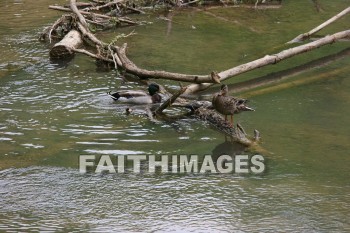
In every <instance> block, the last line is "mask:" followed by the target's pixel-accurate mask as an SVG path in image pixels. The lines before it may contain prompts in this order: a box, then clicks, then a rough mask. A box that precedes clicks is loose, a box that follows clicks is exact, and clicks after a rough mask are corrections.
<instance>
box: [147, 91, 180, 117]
mask: <svg viewBox="0 0 350 233" xmlns="http://www.w3.org/2000/svg"><path fill="white" fill-rule="evenodd" d="M185 91H186V87H182V88H181V89H180V90H179V91H178V92H177V93H175V94H174V95H172V96H171V97H170V98H169V99H167V100H166V101H165V102H164V103H162V104H161V105H160V106H159V107H158V108H157V109H156V111H154V112H155V114H156V115H159V114H161V113H162V112H163V110H164V109H166V108H167V107H169V106H171V105H172V104H173V103H174V102H175V100H176V99H177V98H178V97H179V96H180V95H182V93H184V92H185Z"/></svg>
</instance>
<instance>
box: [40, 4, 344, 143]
mask: <svg viewBox="0 0 350 233" xmlns="http://www.w3.org/2000/svg"><path fill="white" fill-rule="evenodd" d="M164 1H165V0H164ZM126 4H127V3H126V1H125V0H114V1H111V2H105V1H93V2H92V3H91V4H88V3H84V4H80V3H77V2H76V0H70V4H69V8H67V7H59V6H50V8H51V9H55V10H60V11H66V12H72V13H71V14H69V15H64V16H62V17H61V18H60V19H59V20H57V21H56V22H55V23H54V24H53V25H52V26H51V27H49V28H48V29H46V30H45V31H44V33H43V35H42V36H41V39H43V40H45V39H47V40H49V41H51V39H52V38H59V37H61V38H63V39H62V40H61V41H59V42H58V43H56V44H55V45H54V46H53V48H52V49H51V51H50V56H51V57H56V58H57V57H64V56H66V55H67V56H68V55H72V54H73V53H74V52H76V53H82V54H85V55H88V56H90V57H93V58H95V59H97V60H99V61H103V62H104V63H106V64H108V65H110V66H112V67H114V68H116V69H119V70H122V71H124V72H126V73H129V74H132V75H135V76H138V77H139V78H146V79H152V78H157V79H167V80H173V81H180V82H190V83H192V84H190V85H188V86H186V87H183V88H181V90H180V91H179V92H178V93H177V94H175V95H173V96H172V97H171V98H169V99H168V100H167V101H166V102H165V103H164V104H163V105H161V107H159V108H158V109H157V110H156V111H155V112H154V113H156V114H158V115H160V114H162V112H163V110H164V109H166V108H167V107H169V106H176V107H186V108H189V109H190V110H191V112H192V114H193V115H194V116H195V117H196V118H198V119H201V120H204V121H208V122H210V123H211V124H212V125H214V126H215V128H217V129H219V130H220V131H221V132H223V133H225V134H226V135H229V136H231V137H232V138H233V140H234V141H237V142H239V143H241V144H243V145H256V143H255V142H256V141H257V140H258V138H259V137H260V136H259V133H258V131H256V133H255V140H254V139H248V137H247V135H246V134H245V132H244V129H243V127H241V126H240V127H235V128H234V127H232V126H231V125H229V124H228V123H227V122H226V121H225V120H224V119H223V118H222V116H221V115H219V114H218V113H217V112H215V111H214V110H213V109H212V107H211V106H210V105H211V103H210V102H209V104H208V103H205V102H201V101H192V102H191V101H189V100H186V99H185V100H183V101H182V103H181V104H179V103H176V102H175V101H176V100H178V97H179V96H180V95H181V94H183V93H184V94H191V93H194V92H198V91H201V90H204V89H206V88H208V87H210V86H212V85H214V84H216V83H220V82H221V81H223V80H226V79H229V78H232V77H235V76H237V75H239V74H242V73H245V72H248V71H251V70H254V69H257V68H260V67H263V66H266V65H270V64H276V63H278V62H280V61H282V60H284V59H287V58H290V57H293V56H295V55H298V54H301V53H305V52H308V51H310V50H313V49H316V48H319V47H321V46H324V45H327V44H331V43H334V42H336V41H338V40H340V39H343V38H347V37H350V30H346V31H342V32H338V33H335V34H333V35H329V36H326V37H324V38H321V39H319V40H316V41H313V42H310V43H307V44H304V45H300V46H297V47H294V48H289V49H286V50H283V51H281V52H279V53H277V54H272V55H266V56H264V57H262V58H260V59H257V60H254V61H251V62H248V63H246V64H242V65H239V66H236V67H232V68H230V69H228V70H224V71H221V72H218V73H216V72H214V71H213V72H211V73H210V74H201V75H192V74H181V73H172V72H167V71H157V70H147V69H143V68H140V67H138V66H137V65H136V64H134V63H133V62H132V61H131V60H130V59H129V58H128V57H127V54H126V49H127V45H126V44H124V45H122V46H120V47H119V46H116V45H114V42H112V43H110V44H107V43H105V42H103V41H101V40H100V39H98V38H97V37H96V36H95V35H94V34H93V33H92V32H91V27H92V26H91V25H94V26H96V27H101V28H102V29H105V28H108V27H110V26H111V25H114V26H120V25H121V23H123V24H125V25H129V26H131V25H140V23H139V22H136V21H133V20H131V19H129V18H127V17H121V16H120V15H125V14H126V13H125V10H129V13H130V11H131V12H132V13H135V12H137V13H143V11H141V10H139V9H136V6H132V7H130V6H127V5H126ZM190 4H192V3H190ZM121 9H124V10H121ZM349 9H350V8H349ZM102 10H103V11H104V12H100V11H102ZM92 11H99V13H95V12H92ZM106 11H107V12H106ZM347 12H348V11H346V13H347ZM342 14H343V15H344V14H345V13H342ZM342 14H340V16H339V15H338V17H337V18H340V17H341V16H342ZM111 15H113V16H111ZM116 15H118V17H117V16H116ZM114 16H115V17H114ZM328 24H329V23H327V25H328ZM320 26H322V25H320ZM316 29H317V28H316ZM316 29H314V30H312V31H316ZM317 30H320V29H317ZM312 31H311V32H312ZM82 40H83V41H84V42H86V44H88V45H90V47H86V48H80V47H79V46H80V45H81V44H82ZM174 102H175V103H174Z"/></svg>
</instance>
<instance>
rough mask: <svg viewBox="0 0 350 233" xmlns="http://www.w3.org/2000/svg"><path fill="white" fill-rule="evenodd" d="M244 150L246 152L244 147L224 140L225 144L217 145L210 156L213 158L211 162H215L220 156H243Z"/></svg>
mask: <svg viewBox="0 0 350 233" xmlns="http://www.w3.org/2000/svg"><path fill="white" fill-rule="evenodd" d="M225 139H226V138H225ZM245 150H246V147H245V146H243V145H242V144H240V143H236V142H231V141H226V140H225V142H223V143H221V144H219V145H217V146H216V147H215V148H214V149H213V151H212V156H213V160H214V159H215V160H216V159H217V158H218V157H220V156H221V155H230V156H234V155H241V154H244V151H245Z"/></svg>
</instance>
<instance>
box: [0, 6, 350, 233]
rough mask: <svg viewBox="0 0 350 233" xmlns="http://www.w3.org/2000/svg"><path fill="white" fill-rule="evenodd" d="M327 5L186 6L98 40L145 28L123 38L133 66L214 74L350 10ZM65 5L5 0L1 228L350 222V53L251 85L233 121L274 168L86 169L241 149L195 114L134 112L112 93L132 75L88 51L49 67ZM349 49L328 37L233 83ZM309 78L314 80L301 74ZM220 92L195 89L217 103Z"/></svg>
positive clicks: (345, 225) (298, 227) (278, 227)
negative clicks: (89, 160) (97, 161)
mask: <svg viewBox="0 0 350 233" xmlns="http://www.w3.org/2000/svg"><path fill="white" fill-rule="evenodd" d="M319 2H320V3H321V6H322V7H323V9H324V10H323V11H322V12H320V13H317V12H316V10H315V8H314V7H313V5H312V1H309V2H307V3H303V4H298V3H294V2H292V1H285V2H284V5H283V7H282V8H280V9H278V10H277V9H271V10H259V11H255V10H252V9H240V8H229V9H225V8H217V9H212V10H210V11H208V12H206V11H197V10H183V11H179V12H177V11H176V12H174V13H173V14H174V15H173V18H172V19H173V21H174V22H173V24H172V25H171V28H169V27H170V26H169V24H168V22H166V21H164V20H161V19H157V17H158V16H164V13H163V12H157V13H155V15H152V16H151V17H150V18H147V17H146V19H147V20H149V21H152V22H153V24H148V25H145V26H140V27H135V28H124V29H122V30H117V31H111V32H104V33H99V36H100V37H101V38H103V39H104V40H105V41H108V40H112V39H113V38H114V37H115V35H116V33H119V32H124V33H128V32H130V31H132V30H135V32H137V35H135V36H133V37H130V38H128V39H126V40H123V41H120V42H119V43H120V44H121V43H123V42H125V41H126V42H128V47H129V49H128V54H129V56H130V58H132V60H134V61H135V63H136V64H138V65H140V66H142V67H145V68H148V69H165V70H168V71H178V72H180V71H181V72H188V73H194V74H203V73H207V72H210V71H212V70H217V71H219V70H223V69H227V68H230V67H233V66H235V65H238V64H242V63H244V62H248V61H251V60H253V59H255V58H259V57H261V56H264V55H265V54H271V53H274V52H278V51H280V50H282V49H284V48H287V45H285V44H284V43H285V42H286V41H288V40H290V39H292V38H293V37H295V36H296V35H298V34H300V33H301V32H305V31H307V30H309V29H311V28H313V27H314V26H316V25H317V24H319V23H321V22H322V21H324V20H326V19H327V18H329V17H330V16H332V15H334V14H336V13H337V12H339V11H340V10H342V9H344V8H345V7H346V6H347V5H348V1H337V3H334V2H329V1H319ZM54 3H58V4H63V3H65V1H55V2H51V1H45V0H42V1H40V2H39V1H36V4H32V3H29V2H26V1H2V2H1V3H0V9H1V10H2V12H3V14H1V15H0V22H1V23H0V34H1V36H0V48H1V50H2V56H1V57H0V89H1V90H0V93H1V94H0V97H1V98H0V109H1V111H0V169H1V170H0V206H1V208H0V231H8V232H18V231H25V232H28V231H47V232H54V231H67V232H86V231H91V232H106V231H110V232H112V231H113V232H116V231H117V232H142V231H147V232H174V231H177V232H184V231H186V232H237V231H238V232H239V231H240V232H273V231H279V232H301V231H304V232H347V231H349V230H350V223H349V219H350V214H349V208H350V206H349V205H350V204H349V203H350V194H349V193H350V192H349V191H350V184H349V180H350V179H349V178H350V177H349V166H350V159H349V156H348V155H349V150H350V144H349V139H350V135H349V132H350V121H349V117H348V116H349V115H350V110H349V107H348V106H349V102H350V94H349V89H350V81H349V80H348V79H347V78H348V74H349V73H350V68H349V65H348V64H349V62H350V58H349V56H343V57H342V58H340V59H337V60H335V61H334V62H329V63H327V64H326V65H322V66H317V67H316V68H313V69H311V70H304V71H302V72H299V73H298V74H296V75H294V76H293V77H292V78H291V79H289V80H287V81H286V82H291V81H293V82H294V84H293V85H292V86H294V87H289V88H280V89H275V90H273V89H271V90H270V89H258V90H254V91H249V92H245V93H241V94H242V95H243V96H249V97H250V99H251V105H252V106H253V107H254V108H256V110H257V111H256V112H253V113H243V114H241V115H237V116H235V121H236V122H240V123H241V124H242V125H243V126H244V127H245V128H246V131H247V132H249V133H250V132H252V131H253V129H259V131H260V132H261V134H262V139H263V142H262V146H263V147H264V148H265V149H266V153H264V154H263V155H264V157H265V159H266V166H267V170H266V172H265V173H264V174H263V175H260V176H254V175H236V174H226V175H223V174H222V175H218V174H216V175H214V174H211V175H210V174H209V175H197V174H181V175H180V174H159V173H156V174H147V173H145V174H132V173H126V174H115V175H112V174H104V175H97V174H91V173H89V174H86V175H82V174H80V173H79V170H78V157H79V155H82V154H90V155H91V154H93V155H103V154H108V155H112V156H120V155H128V154H139V155H152V154H157V155H173V154H186V155H190V154H197V155H199V156H204V155H206V154H213V155H215V154H216V153H217V151H225V152H227V153H233V151H232V150H234V149H235V148H234V146H232V145H231V144H229V143H228V142H226V143H225V137H224V136H223V135H222V134H220V133H219V132H217V131H216V130H215V129H213V128H212V127H211V126H210V125H208V124H206V123H203V122H198V121H196V120H193V119H188V118H183V119H180V120H178V121H157V122H152V121H150V120H149V119H148V118H147V117H145V115H144V113H143V111H142V108H141V109H138V110H136V111H135V112H136V113H135V114H131V115H129V116H127V115H126V114H124V111H125V107H126V106H122V105H117V104H115V103H114V102H113V101H112V100H111V99H110V98H108V96H107V95H106V92H107V91H108V90H116V89H118V88H135V89H136V88H137V89H139V88H142V87H140V86H139V85H138V84H137V83H133V82H129V83H125V82H124V81H123V80H122V79H121V78H120V77H119V75H118V74H117V72H116V71H110V72H102V71H100V70H98V69H97V68H96V66H95V63H94V61H93V60H92V59H90V58H87V57H85V56H82V55H77V56H76V57H75V58H74V59H73V60H72V61H71V62H69V63H68V64H67V65H64V66H62V65H60V64H57V63H54V62H50V60H49V57H48V50H49V46H48V45H46V44H43V43H40V42H38V40H37V38H38V33H40V32H41V31H42V29H43V27H44V26H46V25H49V24H50V23H52V22H54V21H55V20H56V18H57V17H58V16H59V15H60V13H56V12H53V11H50V10H48V9H47V6H48V5H49V4H54ZM137 17H140V19H143V20H144V18H143V17H141V16H137ZM348 21H349V17H344V18H343V19H341V20H339V21H338V22H337V23H335V24H334V25H333V26H332V27H329V28H328V29H326V30H325V31H321V32H320V34H321V35H324V34H327V33H333V32H336V31H339V30H344V29H346V27H347V25H348V23H347V22H348ZM237 22H238V23H237ZM348 47H349V45H348V42H341V43H336V44H333V45H329V46H325V47H323V48H321V49H318V50H316V51H313V52H310V53H307V54H304V55H301V56H298V57H296V58H292V59H290V60H288V61H284V62H281V63H279V64H277V65H274V66H270V67H265V68H262V69H259V70H257V71H253V72H249V73H247V74H244V75H241V76H238V77H237V78H235V79H233V80H230V81H229V83H230V84H233V83H236V82H240V81H245V80H249V79H252V78H256V77H261V76H264V75H267V74H270V73H272V72H278V71H283V70H286V69H293V67H296V66H299V65H301V64H304V63H307V62H310V61H313V60H316V59H319V58H322V57H325V56H329V55H332V54H337V53H338V52H340V51H342V50H344V49H346V48H348ZM184 51H185V52H184ZM307 79H312V80H314V81H312V82H308V83H301V82H300V80H307ZM160 82H161V81H160ZM161 83H162V84H164V85H165V86H166V87H168V88H169V89H173V88H174V87H175V86H177V85H178V84H177V83H172V82H169V81H164V82H161ZM217 88H218V87H215V88H214V89H211V90H208V91H207V92H205V93H204V94H203V95H202V96H198V98H210V95H211V93H213V92H215V91H216V90H217ZM170 113H171V114H175V113H176V111H175V110H174V111H173V112H170ZM236 149H237V148H236ZM243 153H248V152H243Z"/></svg>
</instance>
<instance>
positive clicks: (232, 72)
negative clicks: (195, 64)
mask: <svg viewBox="0 0 350 233" xmlns="http://www.w3.org/2000/svg"><path fill="white" fill-rule="evenodd" d="M349 36H350V30H346V31H342V32H338V33H335V34H333V35H329V36H326V37H324V38H322V39H319V40H316V41H313V42H310V43H307V44H304V45H300V46H297V47H294V48H290V49H287V50H283V51H282V52H279V53H277V54H273V55H266V56H265V57H263V58H260V59H257V60H255V61H251V62H248V63H245V64H243V65H239V66H236V67H233V68H231V69H228V70H225V71H222V72H220V73H218V75H219V76H220V77H221V78H220V81H223V80H226V79H229V78H232V77H234V76H237V75H239V74H242V73H245V72H248V71H250V70H254V69H257V68H260V67H263V66H266V65H270V64H276V63H278V62H280V61H282V60H284V59H287V58H290V57H293V56H295V55H298V54H301V53H305V52H308V51H310V50H313V49H316V48H319V47H321V46H324V45H327V44H332V43H334V42H336V41H338V40H340V39H343V38H346V37H349ZM212 85H213V84H211V83H201V84H190V85H189V86H188V88H187V90H186V92H185V94H191V93H194V92H197V91H201V90H204V89H207V88H208V87H210V86H212Z"/></svg>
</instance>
